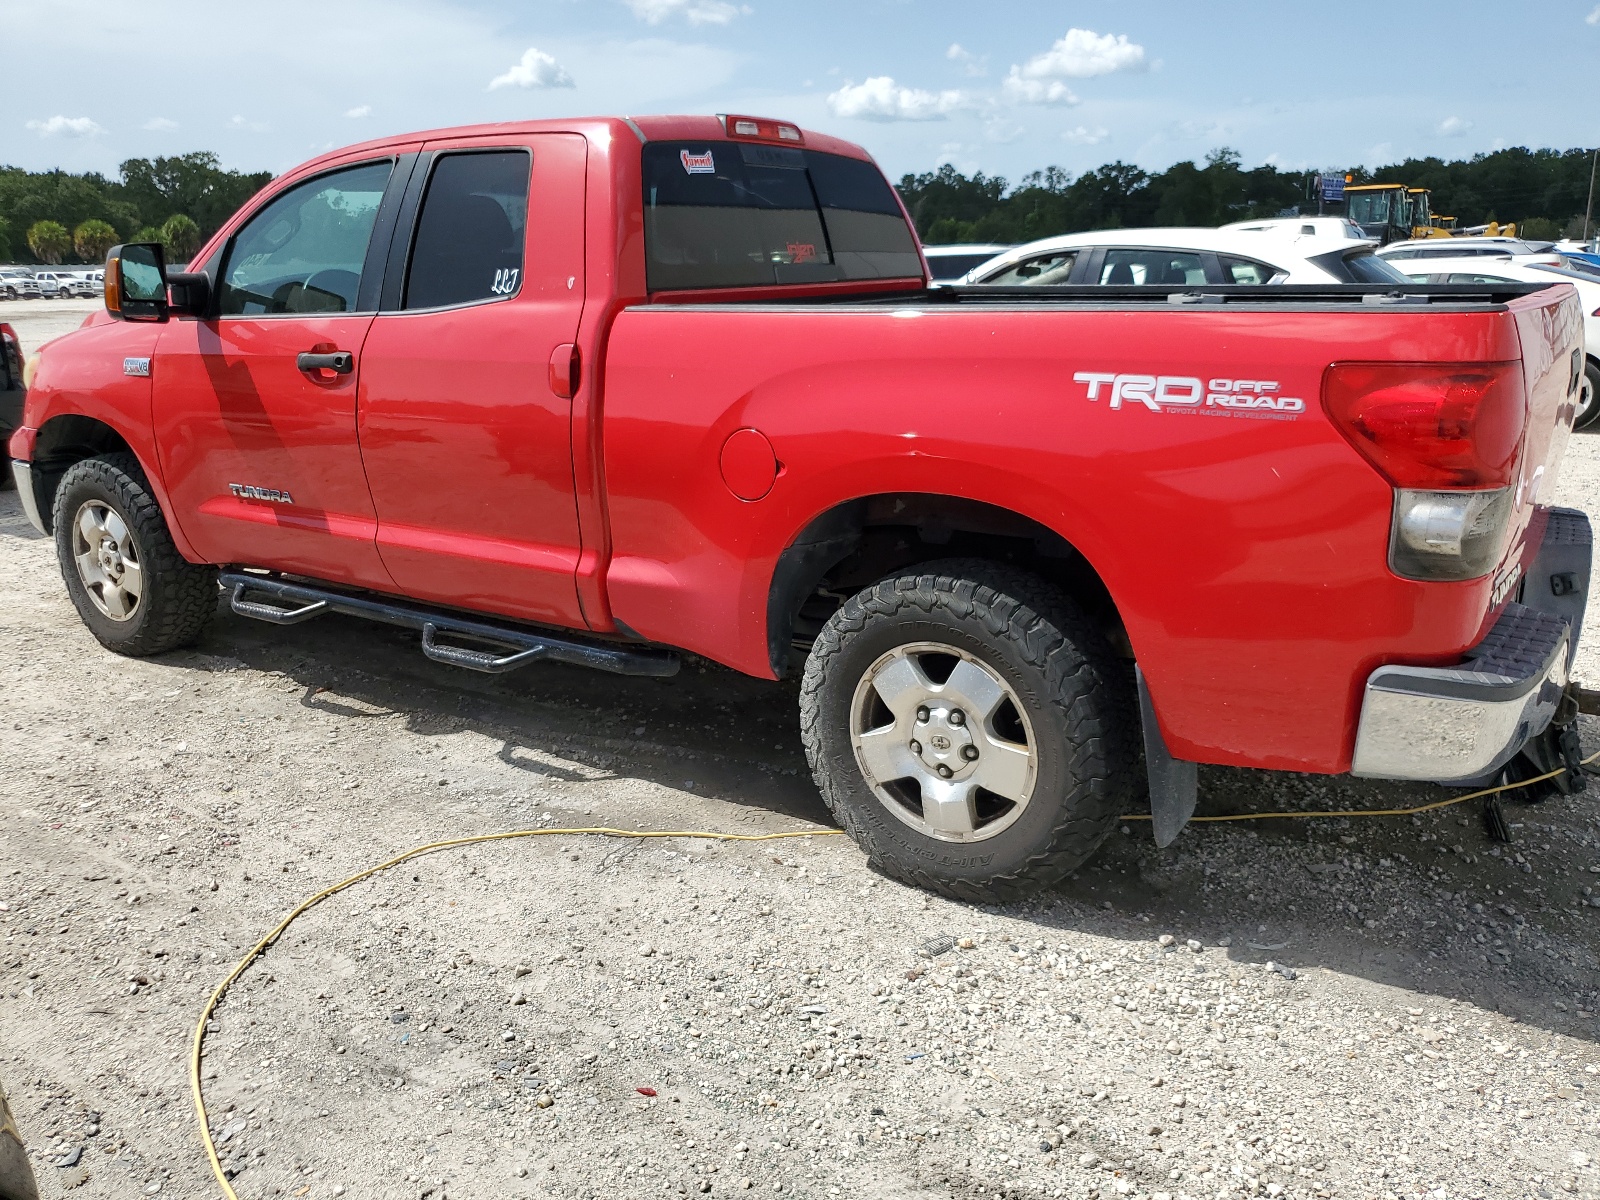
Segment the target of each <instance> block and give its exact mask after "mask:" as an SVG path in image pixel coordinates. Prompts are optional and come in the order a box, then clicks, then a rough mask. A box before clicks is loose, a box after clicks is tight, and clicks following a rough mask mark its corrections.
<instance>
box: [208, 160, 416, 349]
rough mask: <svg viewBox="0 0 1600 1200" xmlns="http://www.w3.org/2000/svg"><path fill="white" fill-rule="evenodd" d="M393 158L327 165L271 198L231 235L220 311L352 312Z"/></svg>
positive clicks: (231, 313)
mask: <svg viewBox="0 0 1600 1200" xmlns="http://www.w3.org/2000/svg"><path fill="white" fill-rule="evenodd" d="M393 168H394V164H393V163H392V162H390V161H388V160H385V161H383V162H377V163H366V164H364V165H362V166H359V167H350V168H348V169H346V170H343V171H333V172H330V173H329V174H327V175H319V176H317V178H315V179H310V180H307V181H306V182H305V183H302V184H300V185H299V186H297V187H292V188H290V189H289V190H288V191H286V192H284V193H283V194H282V195H281V196H278V197H277V198H275V199H273V200H271V201H269V202H268V203H267V205H266V207H265V208H263V209H262V210H261V211H260V212H258V213H256V215H255V216H253V217H251V218H250V220H249V221H247V222H246V223H245V225H244V227H243V228H242V229H240V230H239V232H238V233H237V234H235V235H234V237H233V240H232V243H231V245H230V246H229V249H228V255H227V259H226V261H225V262H224V264H223V268H222V287H221V289H220V291H221V296H220V299H219V301H218V312H219V313H220V315H222V316H225V317H227V316H264V315H272V314H282V313H343V312H353V311H355V307H356V296H357V294H358V293H359V291H360V288H361V272H362V269H363V264H364V263H365V262H366V257H367V244H368V243H369V242H370V241H371V240H372V227H373V224H374V223H375V222H376V221H377V219H378V205H379V204H380V203H382V201H383V193H384V189H385V188H386V187H387V186H388V183H389V174H390V172H391V171H392V170H393Z"/></svg>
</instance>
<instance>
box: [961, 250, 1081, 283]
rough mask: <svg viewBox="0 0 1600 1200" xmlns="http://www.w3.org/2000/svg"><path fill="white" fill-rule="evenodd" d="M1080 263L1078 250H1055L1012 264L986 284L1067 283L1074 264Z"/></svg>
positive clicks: (985, 281) (990, 278)
mask: <svg viewBox="0 0 1600 1200" xmlns="http://www.w3.org/2000/svg"><path fill="white" fill-rule="evenodd" d="M1077 261H1078V251H1076V250H1055V251H1052V252H1051V253H1049V254H1035V255H1033V256H1031V257H1029V258H1024V259H1022V260H1020V261H1018V262H1014V263H1012V264H1011V265H1010V266H1009V267H1007V268H1006V269H1005V270H1004V271H1001V272H1000V273H999V274H998V275H991V276H990V277H989V278H988V279H985V280H984V281H983V282H984V283H1021V284H1028V285H1029V286H1032V287H1043V286H1045V285H1046V284H1052V283H1066V282H1067V279H1068V278H1069V277H1070V276H1071V275H1072V264H1073V263H1075V262H1077Z"/></svg>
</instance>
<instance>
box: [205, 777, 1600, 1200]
mask: <svg viewBox="0 0 1600 1200" xmlns="http://www.w3.org/2000/svg"><path fill="white" fill-rule="evenodd" d="M1596 760H1600V752H1597V753H1595V754H1591V755H1590V756H1589V757H1588V758H1586V759H1584V760H1583V765H1584V766H1588V765H1589V764H1590V763H1593V762H1595V761H1596ZM1565 770H1566V768H1565V767H1563V768H1561V769H1560V770H1555V771H1550V772H1547V773H1546V774H1544V775H1539V776H1536V777H1535V778H1533V779H1526V780H1523V781H1522V782H1521V783H1507V784H1502V785H1500V786H1499V787H1492V788H1485V789H1483V790H1482V791H1480V792H1469V793H1467V794H1466V795H1465V796H1451V797H1450V798H1449V799H1447V800H1436V801H1434V802H1433V803H1431V804H1422V805H1418V806H1417V807H1416V808H1369V809H1360V810H1355V811H1344V812H1341V811H1338V810H1311V811H1304V812H1277V813H1237V814H1233V815H1229V816H1220V817H1192V818H1191V820H1194V821H1261V820H1270V819H1272V818H1283V817H1287V818H1296V817H1298V818H1308V819H1309V818H1329V817H1406V816H1411V815H1412V814H1414V813H1424V812H1431V811H1433V810H1434V809H1439V808H1448V807H1449V806H1451V805H1453V804H1464V803H1466V802H1467V801H1468V800H1479V799H1482V798H1483V797H1485V796H1493V795H1496V794H1498V793H1500V792H1511V791H1516V790H1517V789H1519V788H1525V787H1530V786H1532V785H1533V784H1535V783H1543V782H1544V781H1545V780H1547V779H1554V778H1555V777H1556V776H1557V775H1560V774H1561V773H1562V772H1563V771H1565ZM1122 819H1123V820H1124V821H1148V820H1150V815H1149V814H1148V813H1133V814H1130V815H1128V816H1125V817H1123V818H1122ZM843 832H844V831H843V830H842V829H800V830H794V831H792V832H786V833H706V832H702V831H697V830H639V829H610V828H606V827H603V826H602V827H597V828H593V829H517V830H512V831H510V832H507V833H482V834H476V835H474V836H472V837H461V838H450V839H449V840H447V841H442V842H430V843H429V844H428V845H426V846H418V847H416V848H415V849H413V850H407V851H406V852H405V853H404V854H397V855H395V857H393V858H391V859H389V860H388V861H387V862H381V863H379V864H378V865H377V866H375V867H368V868H367V869H366V870H365V871H362V872H360V873H359V874H356V875H352V876H350V878H348V879H346V880H344V881H342V882H340V883H336V884H334V885H333V886H332V887H327V888H324V889H323V890H322V891H320V892H318V893H317V894H316V895H314V896H312V897H310V898H309V899H307V900H304V901H302V902H301V903H300V904H298V905H296V906H295V907H294V908H293V909H292V910H291V911H290V912H289V915H288V916H286V917H284V918H283V920H281V921H279V922H278V924H277V926H276V927H275V928H274V929H273V930H272V932H271V933H269V934H267V935H266V936H265V937H264V938H262V939H261V940H260V941H259V942H257V943H256V944H255V945H254V946H253V947H251V949H250V951H249V953H247V954H246V955H245V956H244V957H243V958H241V959H240V960H239V962H238V964H237V965H235V967H234V968H233V970H231V971H229V972H228V977H227V978H226V979H224V980H223V981H222V982H221V983H220V984H218V985H217V989H216V990H215V991H214V992H212V993H211V998H210V999H209V1000H207V1001H206V1004H205V1008H204V1009H203V1010H201V1013H200V1019H199V1021H197V1022H196V1023H195V1027H194V1042H193V1045H192V1046H191V1048H190V1052H189V1088H190V1091H191V1092H193V1094H194V1109H195V1116H196V1117H197V1118H198V1119H199V1121H200V1139H201V1141H203V1142H204V1143H205V1147H206V1157H207V1158H209V1159H210V1160H211V1170H212V1173H213V1174H215V1175H216V1177H217V1186H219V1187H220V1188H221V1189H222V1194H223V1195H224V1196H226V1197H227V1200H239V1196H238V1193H237V1192H235V1191H234V1190H233V1185H232V1184H230V1183H229V1182H228V1176H227V1174H226V1173H225V1172H224V1171H223V1169H222V1161H221V1160H220V1159H219V1158H218V1157H217V1146H216V1142H215V1141H213V1140H212V1137H211V1120H210V1118H209V1117H208V1116H207V1114H206V1101H205V1096H204V1095H203V1094H202V1092H201V1090H200V1057H201V1051H202V1048H203V1046H204V1043H205V1037H206V1023H207V1022H209V1021H210V1020H211V1014H212V1013H213V1012H215V1011H216V1008H217V1005H218V1004H220V1003H221V1002H222V997H223V994H224V993H226V992H227V990H228V988H230V987H231V986H233V984H234V983H235V982H236V981H237V980H238V978H239V976H241V975H243V974H244V973H245V970H246V969H247V968H248V967H249V966H250V964H251V963H253V962H255V960H256V959H257V958H259V957H261V955H262V954H264V953H266V950H267V947H269V946H271V945H272V943H273V942H275V941H277V940H278V938H280V937H282V936H283V932H284V930H286V929H288V928H289V926H290V925H291V924H293V923H294V921H295V920H296V919H297V918H298V917H300V916H301V915H302V914H304V913H305V912H307V911H308V910H309V909H312V908H315V907H316V906H317V905H318V904H321V903H322V902H323V901H324V900H326V899H327V898H328V897H329V896H333V895H337V894H338V893H339V892H342V891H344V889H345V888H347V887H350V886H351V885H353V884H357V883H360V882H361V881H362V880H363V879H367V878H369V877H371V876H373V875H376V874H377V873H378V872H379V871H387V870H388V869H389V868H390V867H396V866H399V865H400V864H401V863H403V862H406V861H408V860H409V859H413V858H417V857H419V856H421V855H423V854H431V853H432V852H433V851H435V850H450V849H454V848H455V847H457V846H474V845H477V844H479V843H481V842H503V841H509V840H511V839H513V838H530V837H575V836H578V835H582V834H588V835H592V836H595V837H614V838H703V839H707V840H710V841H718V842H774V841H778V840H780V839H782V838H797V837H828V836H838V835H841V834H843Z"/></svg>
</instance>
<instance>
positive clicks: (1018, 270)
mask: <svg viewBox="0 0 1600 1200" xmlns="http://www.w3.org/2000/svg"><path fill="white" fill-rule="evenodd" d="M961 282H962V283H963V284H991V285H994V284H999V285H1011V284H1022V285H1030V286H1034V287H1039V286H1042V285H1046V284H1064V283H1069V284H1090V285H1094V284H1106V285H1112V286H1115V285H1118V284H1122V285H1129V284H1133V285H1141V284H1154V285H1167V286H1178V287H1182V286H1184V285H1186V284H1277V283H1311V284H1327V283H1405V282H1406V277H1405V276H1404V275H1402V274H1400V272H1399V271H1397V270H1395V269H1394V268H1393V267H1392V266H1390V265H1389V264H1388V263H1386V262H1384V261H1383V260H1382V259H1381V258H1378V257H1377V256H1376V255H1374V254H1373V252H1372V242H1370V241H1368V240H1365V239H1356V238H1332V237H1309V238H1303V237H1272V236H1268V235H1266V234H1262V233H1247V232H1243V231H1240V230H1237V229H1201V228H1193V229H1185V228H1174V229H1101V230H1097V231H1095V232H1094V233H1069V234H1064V235H1062V236H1060V237H1053V238H1043V239H1041V240H1040V241H1037V242H1029V243H1028V244H1027V245H1024V246H1016V247H1014V248H1012V249H1011V250H1008V251H1006V252H1005V253H1004V254H1002V255H1000V256H999V257H997V258H993V259H990V260H989V261H988V262H986V263H984V264H983V265H982V266H980V267H977V268H975V269H974V270H972V271H969V272H968V273H967V274H966V276H964V277H963V278H962V280H961Z"/></svg>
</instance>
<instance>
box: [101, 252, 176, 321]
mask: <svg viewBox="0 0 1600 1200" xmlns="http://www.w3.org/2000/svg"><path fill="white" fill-rule="evenodd" d="M106 311H107V312H109V313H110V314H111V315H112V316H114V317H120V318H122V319H123V320H124V321H165V320H166V319H167V315H168V306H167V260H166V253H165V251H163V250H162V248H161V247H160V246H159V245H158V244H157V243H155V242H127V243H125V244H123V245H121V246H113V247H111V252H110V253H109V254H107V255H106Z"/></svg>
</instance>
